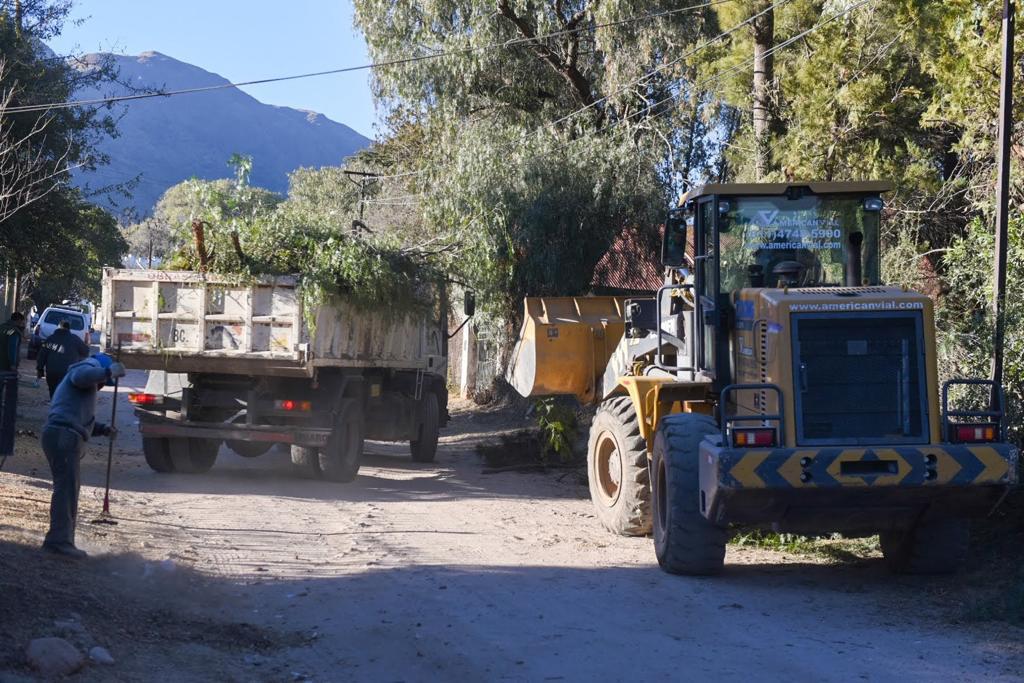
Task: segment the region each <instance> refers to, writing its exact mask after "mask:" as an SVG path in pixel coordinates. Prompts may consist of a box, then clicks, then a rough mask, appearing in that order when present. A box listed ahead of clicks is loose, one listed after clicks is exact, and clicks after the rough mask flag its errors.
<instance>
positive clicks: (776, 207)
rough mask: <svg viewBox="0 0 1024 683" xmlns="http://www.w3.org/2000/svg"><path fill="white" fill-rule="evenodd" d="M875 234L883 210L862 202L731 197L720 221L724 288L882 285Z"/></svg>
mask: <svg viewBox="0 0 1024 683" xmlns="http://www.w3.org/2000/svg"><path fill="white" fill-rule="evenodd" d="M865 205H868V208H865ZM878 235H879V211H878V210H877V209H876V208H875V206H872V203H871V202H865V197H864V196H856V195H854V196H850V195H835V196H818V195H813V194H805V195H803V196H801V197H799V198H795V199H791V198H788V197H785V196H770V197H733V198H730V199H729V210H728V211H727V212H726V213H725V214H724V215H723V216H722V217H721V218H720V220H719V258H720V269H721V270H720V276H719V277H720V280H719V281H720V283H721V290H722V291H723V292H732V291H735V290H737V289H741V288H743V287H761V286H766V287H776V286H779V285H780V284H781V285H787V286H790V287H829V286H844V285H850V284H854V283H856V284H858V285H859V284H863V283H867V284H878V281H879V256H878Z"/></svg>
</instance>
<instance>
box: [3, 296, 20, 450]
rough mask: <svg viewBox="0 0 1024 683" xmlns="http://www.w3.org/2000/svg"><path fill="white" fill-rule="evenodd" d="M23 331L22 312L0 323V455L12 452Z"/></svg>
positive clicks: (13, 314) (15, 313)
mask: <svg viewBox="0 0 1024 683" xmlns="http://www.w3.org/2000/svg"><path fill="white" fill-rule="evenodd" d="M24 334H25V316H24V315H22V314H21V313H18V312H17V311H15V312H14V313H12V314H11V319H10V320H8V321H7V322H5V323H4V324H2V325H0V456H3V457H6V456H9V455H11V454H13V453H14V421H15V415H16V414H17V410H18V359H19V354H20V353H21V339H22V337H23V336H24Z"/></svg>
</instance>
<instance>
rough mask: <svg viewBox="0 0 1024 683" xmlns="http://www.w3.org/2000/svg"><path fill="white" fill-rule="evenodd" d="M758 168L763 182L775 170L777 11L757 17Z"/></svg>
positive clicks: (762, 2) (766, 1)
mask: <svg viewBox="0 0 1024 683" xmlns="http://www.w3.org/2000/svg"><path fill="white" fill-rule="evenodd" d="M771 4H772V2H771V0H759V1H758V2H757V3H755V5H754V11H755V13H756V12H761V11H764V10H765V9H766V8H768V7H770V6H771ZM752 28H753V32H754V92H753V100H754V107H753V108H754V150H755V151H754V154H755V159H754V169H755V173H756V175H757V180H758V181H759V182H760V181H763V180H764V179H765V177H766V176H767V175H768V173H769V172H770V171H771V170H772V169H771V131H772V127H773V126H772V94H773V93H772V89H773V82H774V80H775V68H774V67H775V65H774V61H775V60H774V57H773V56H772V55H771V54H769V51H770V50H771V49H772V47H774V45H775V10H774V9H769V10H768V11H767V12H765V13H764V14H762V15H761V16H759V17H758V18H757V19H755V20H754V22H753V25H752Z"/></svg>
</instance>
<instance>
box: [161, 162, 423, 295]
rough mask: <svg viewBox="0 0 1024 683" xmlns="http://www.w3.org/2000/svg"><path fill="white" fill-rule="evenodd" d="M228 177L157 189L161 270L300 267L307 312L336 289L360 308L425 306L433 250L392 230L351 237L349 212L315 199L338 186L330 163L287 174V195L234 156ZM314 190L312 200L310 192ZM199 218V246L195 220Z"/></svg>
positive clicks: (291, 270)
mask: <svg viewBox="0 0 1024 683" xmlns="http://www.w3.org/2000/svg"><path fill="white" fill-rule="evenodd" d="M230 163H231V165H233V166H234V167H235V170H236V175H235V179H234V180H233V181H226V180H217V181H201V180H194V179H193V180H189V181H186V182H185V183H182V184H180V185H177V186H175V187H173V188H171V189H170V190H168V192H167V193H166V194H165V195H164V197H163V199H161V201H160V204H159V205H158V213H161V214H163V215H164V216H169V219H168V220H169V222H170V224H171V228H172V230H173V231H174V235H175V236H174V239H173V242H174V243H175V244H176V245H177V248H176V249H175V250H174V252H173V253H172V255H171V257H170V258H169V259H168V260H167V261H166V262H165V266H166V268H169V269H185V270H198V269H202V268H203V267H204V262H205V267H206V269H207V270H208V271H209V272H215V273H220V274H228V275H238V276H239V277H242V278H245V277H253V276H258V275H291V274H298V275H299V277H300V279H301V281H302V284H303V293H304V295H305V297H306V301H305V303H306V306H307V310H308V311H310V312H312V311H313V310H315V308H316V307H317V306H318V305H319V304H320V303H322V302H324V301H326V300H328V299H331V298H334V297H338V298H341V299H343V300H344V301H345V302H347V303H349V304H351V305H353V306H355V307H356V308H358V309H361V310H367V311H369V310H373V311H377V312H381V313H385V314H393V315H400V314H404V313H413V312H423V311H426V310H428V309H429V308H431V307H432V306H433V305H434V286H435V285H436V284H438V283H439V281H440V278H441V275H440V272H441V271H440V270H439V268H438V264H437V263H436V262H435V259H434V258H433V254H432V253H430V252H428V251H426V250H424V249H421V248H419V247H417V246H416V245H409V244H406V243H403V242H402V240H401V239H400V238H398V237H397V236H395V235H394V234H390V233H381V234H372V233H371V234H365V235H355V234H353V233H352V232H351V229H350V228H349V227H348V226H346V225H345V220H344V219H345V218H348V217H349V216H350V214H346V213H342V212H340V211H337V210H336V209H337V208H338V207H337V206H336V205H333V204H332V203H331V202H325V201H322V200H321V198H322V197H323V196H324V195H325V193H329V191H330V190H329V187H334V188H337V185H336V184H334V182H333V181H336V180H337V178H335V177H333V176H334V175H335V170H334V169H329V170H326V171H325V172H324V173H319V172H315V171H310V170H308V169H303V170H301V171H299V172H297V173H296V174H295V175H293V178H292V181H293V196H294V199H293V198H291V197H290V198H289V199H288V200H284V198H282V197H280V196H278V195H276V194H274V193H272V192H269V191H267V190H262V189H260V188H254V187H252V186H250V185H249V183H248V178H249V172H250V170H251V164H252V161H251V160H250V159H248V158H246V157H237V156H236V157H233V158H232V160H231V162H230ZM311 197H312V198H313V199H311ZM197 221H198V222H199V223H200V224H201V225H202V233H203V251H204V254H205V258H202V257H201V256H200V253H199V243H198V240H197V239H196V236H195V233H194V228H193V225H194V224H195V223H196V222H197Z"/></svg>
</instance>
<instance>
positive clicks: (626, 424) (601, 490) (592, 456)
mask: <svg viewBox="0 0 1024 683" xmlns="http://www.w3.org/2000/svg"><path fill="white" fill-rule="evenodd" d="M587 480H588V482H589V484H590V500H591V501H593V503H594V509H595V510H596V511H597V518H598V519H599V520H600V522H601V524H602V525H604V527H605V528H606V529H608V530H609V531H611V532H612V533H616V534H619V535H621V536H644V535H646V534H649V533H650V532H651V491H650V476H649V473H648V470H647V444H646V443H645V442H644V439H643V437H641V436H640V422H639V421H638V420H637V416H636V411H635V410H634V409H633V401H632V400H631V399H630V398H629V397H628V396H617V397H615V398H612V399H609V400H607V401H605V402H604V403H602V404H601V407H600V408H598V410H597V414H596V415H595V416H594V422H593V424H591V427H590V442H589V444H588V447H587Z"/></svg>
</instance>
